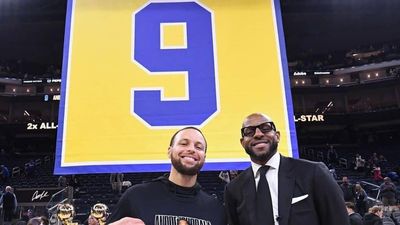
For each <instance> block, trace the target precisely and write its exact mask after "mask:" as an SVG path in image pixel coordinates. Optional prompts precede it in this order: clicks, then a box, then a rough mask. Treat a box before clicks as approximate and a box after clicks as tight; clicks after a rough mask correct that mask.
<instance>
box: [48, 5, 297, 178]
mask: <svg viewBox="0 0 400 225" xmlns="http://www.w3.org/2000/svg"><path fill="white" fill-rule="evenodd" d="M286 61H287V60H286V55H285V47H284V37H283V29H282V20H281V14H280V5H279V1H278V0H245V1H244V0H218V1H214V0H204V1H144V0H75V1H73V0H69V1H68V9H67V19H66V29H65V39H64V61H63V74H62V90H61V101H60V113H59V127H58V133H57V150H56V151H57V152H56V156H57V157H56V162H55V173H56V174H70V173H110V172H143V171H167V170H169V168H170V160H169V159H168V155H167V150H168V145H169V141H170V138H171V136H172V135H173V133H174V132H175V131H177V130H178V129H179V128H182V127H185V126H196V127H199V128H200V129H201V130H202V131H203V132H204V135H205V136H206V139H207V142H208V150H207V158H206V163H205V166H204V168H203V170H226V169H243V168H245V167H247V166H248V165H249V161H250V160H249V157H248V155H247V154H246V153H245V151H244V150H243V149H242V147H241V145H240V141H239V140H240V128H241V124H242V121H243V119H244V118H245V117H246V116H247V115H249V114H250V113H253V112H262V113H266V114H268V115H269V116H270V117H272V118H273V120H274V122H275V124H276V126H277V129H278V130H279V131H280V132H281V141H280V145H279V151H280V152H281V153H282V154H283V155H286V156H292V157H298V153H297V140H296V133H295V127H294V121H293V108H292V101H291V95H290V85H289V77H288V73H287V63H286Z"/></svg>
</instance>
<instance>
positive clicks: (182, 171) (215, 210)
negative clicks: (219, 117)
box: [108, 127, 226, 225]
mask: <svg viewBox="0 0 400 225" xmlns="http://www.w3.org/2000/svg"><path fill="white" fill-rule="evenodd" d="M206 151H207V142H206V139H205V137H204V135H203V134H202V132H201V131H200V130H199V129H197V128H195V127H185V128H182V129H180V130H179V131H177V132H176V133H175V134H174V135H173V136H172V138H171V141H170V145H169V148H168V156H169V158H170V159H171V163H172V166H171V171H170V173H169V175H167V176H162V177H159V178H157V179H155V180H152V181H150V182H147V183H144V184H138V185H135V186H132V187H130V188H129V189H128V190H127V191H125V193H124V194H123V195H122V197H121V199H120V200H119V202H118V204H117V205H116V206H115V210H114V212H113V213H112V214H111V216H110V217H109V219H108V223H111V224H112V225H143V224H146V225H167V224H178V222H179V221H180V220H182V219H185V220H186V221H187V222H188V223H189V224H210V225H226V220H225V215H224V209H223V206H222V204H221V203H220V202H219V201H218V200H217V199H215V198H214V197H212V196H211V195H209V194H207V193H205V192H204V191H202V190H201V186H200V185H199V184H198V183H197V175H198V173H199V172H200V170H201V168H202V167H203V164H204V161H205V158H206ZM111 224H110V225H111Z"/></svg>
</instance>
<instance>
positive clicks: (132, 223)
mask: <svg viewBox="0 0 400 225" xmlns="http://www.w3.org/2000/svg"><path fill="white" fill-rule="evenodd" d="M108 225H146V224H145V223H144V222H143V221H142V220H141V219H138V218H132V217H124V218H122V219H120V220H117V221H115V222H113V223H109V224H108Z"/></svg>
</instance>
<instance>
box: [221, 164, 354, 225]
mask: <svg viewBox="0 0 400 225" xmlns="http://www.w3.org/2000/svg"><path fill="white" fill-rule="evenodd" d="M307 195H308V196H307ZM306 196H307V197H306ZM296 197H301V198H297V200H299V199H302V198H303V199H302V200H300V201H297V202H296ZM293 198H295V199H293ZM255 199H256V185H255V180H254V175H253V171H252V169H251V167H250V168H248V169H246V170H244V171H243V172H242V173H240V175H239V176H238V177H236V178H235V179H233V180H232V181H231V182H230V183H229V184H228V185H227V186H226V188H225V209H226V212H227V217H228V222H229V225H260V224H261V223H260V222H258V221H256V215H255V212H256V210H255ZM292 201H295V202H294V203H293V204H292ZM278 210H279V218H277V220H278V221H279V225H348V224H349V218H348V215H347V211H346V208H345V205H344V200H343V193H342V191H341V190H340V188H339V186H338V184H337V183H336V181H335V180H334V179H333V177H332V175H331V174H330V172H329V170H328V168H327V167H326V166H325V165H324V164H323V163H318V162H311V161H307V160H302V159H293V158H288V157H284V156H281V161H280V165H279V173H278Z"/></svg>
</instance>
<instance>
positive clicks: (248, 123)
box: [242, 113, 272, 127]
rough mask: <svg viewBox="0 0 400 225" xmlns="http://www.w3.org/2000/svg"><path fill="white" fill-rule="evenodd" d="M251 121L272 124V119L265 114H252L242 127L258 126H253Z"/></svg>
mask: <svg viewBox="0 0 400 225" xmlns="http://www.w3.org/2000/svg"><path fill="white" fill-rule="evenodd" d="M251 121H263V122H272V119H271V117H269V116H267V115H265V114H263V113H252V114H250V115H248V116H247V117H246V118H245V119H244V121H243V123H242V127H247V126H254V125H257V124H251Z"/></svg>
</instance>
